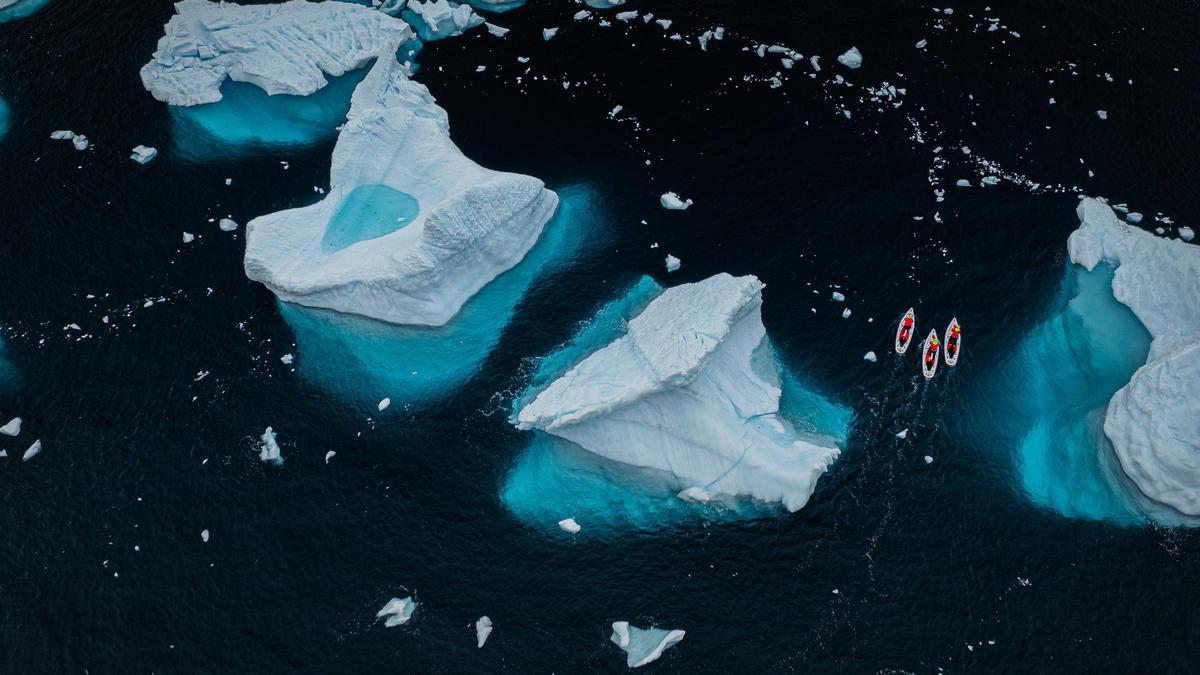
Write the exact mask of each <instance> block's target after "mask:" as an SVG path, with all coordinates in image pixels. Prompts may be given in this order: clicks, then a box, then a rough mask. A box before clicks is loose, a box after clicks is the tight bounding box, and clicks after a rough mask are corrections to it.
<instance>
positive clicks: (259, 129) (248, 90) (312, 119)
mask: <svg viewBox="0 0 1200 675" xmlns="http://www.w3.org/2000/svg"><path fill="white" fill-rule="evenodd" d="M367 70H368V68H360V69H358V70H355V71H351V72H349V73H346V74H345V75H342V76H341V77H331V78H329V84H327V85H325V87H324V88H322V89H321V90H319V91H317V92H315V93H313V94H310V95H308V96H290V95H286V94H279V95H276V96H269V95H268V94H267V93H266V92H264V91H263V90H262V89H259V88H258V87H256V86H254V85H252V84H246V83H244V82H234V81H232V80H226V81H225V83H224V84H223V85H221V96H222V98H221V100H220V101H217V102H216V103H207V104H204V105H198V106H190V107H180V106H170V109H171V117H172V122H173V126H172V131H173V137H174V141H175V147H176V149H177V151H178V152H179V154H180V155H182V156H184V157H186V158H190V159H193V160H197V161H204V160H209V159H214V158H216V157H221V156H227V155H229V154H241V153H244V152H249V151H253V150H254V148H256V147H263V146H266V147H271V146H297V145H298V146H303V145H312V144H314V143H318V142H320V141H323V140H327V139H330V138H333V137H335V136H336V135H337V127H338V126H339V125H340V124H341V123H342V122H344V121H345V120H346V112H347V111H348V110H350V96H351V95H352V94H353V93H354V88H355V87H357V86H358V83H359V82H361V81H362V79H363V78H364V77H366V75H367Z"/></svg>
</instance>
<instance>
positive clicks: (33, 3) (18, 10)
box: [0, 0, 50, 23]
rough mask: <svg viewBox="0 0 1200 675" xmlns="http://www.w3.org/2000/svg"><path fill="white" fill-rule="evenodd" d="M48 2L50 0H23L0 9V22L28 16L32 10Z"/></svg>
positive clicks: (34, 10)
mask: <svg viewBox="0 0 1200 675" xmlns="http://www.w3.org/2000/svg"><path fill="white" fill-rule="evenodd" d="M49 2H50V0H24V1H23V2H18V3H17V4H15V5H13V6H11V7H6V8H4V9H0V23H4V22H5V21H15V20H17V19H24V18H25V17H27V16H30V15H32V14H33V13H34V12H36V11H38V10H39V9H41V8H42V7H43V6H45V5H47V4H48V3H49Z"/></svg>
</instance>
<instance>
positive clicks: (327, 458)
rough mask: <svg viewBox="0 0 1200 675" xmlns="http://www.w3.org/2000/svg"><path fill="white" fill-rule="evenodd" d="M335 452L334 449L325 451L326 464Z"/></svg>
mask: <svg viewBox="0 0 1200 675" xmlns="http://www.w3.org/2000/svg"><path fill="white" fill-rule="evenodd" d="M336 454H337V451H336V450H330V451H329V452H327V453H325V463H326V464H328V463H329V460H331V459H333V456H334V455H336Z"/></svg>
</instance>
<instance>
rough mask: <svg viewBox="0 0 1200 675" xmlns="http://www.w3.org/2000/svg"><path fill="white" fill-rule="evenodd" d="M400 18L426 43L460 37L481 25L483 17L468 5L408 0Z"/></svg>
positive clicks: (446, 0) (434, 0)
mask: <svg viewBox="0 0 1200 675" xmlns="http://www.w3.org/2000/svg"><path fill="white" fill-rule="evenodd" d="M402 16H403V17H404V20H405V21H408V22H409V23H410V24H412V26H413V28H415V29H416V30H417V32H418V33H419V34H420V35H421V39H422V40H425V41H426V42H429V41H431V40H441V39H443V38H448V37H454V36H456V35H462V34H463V33H464V32H466V31H468V30H470V29H472V28H475V27H476V26H480V25H483V17H481V16H479V15H478V14H476V13H475V12H474V11H473V10H472V9H471V6H470V5H466V4H458V3H453V2H450V1H449V0H425V1H424V2H422V0H409V3H408V7H407V9H405V10H404V13H403V15H402Z"/></svg>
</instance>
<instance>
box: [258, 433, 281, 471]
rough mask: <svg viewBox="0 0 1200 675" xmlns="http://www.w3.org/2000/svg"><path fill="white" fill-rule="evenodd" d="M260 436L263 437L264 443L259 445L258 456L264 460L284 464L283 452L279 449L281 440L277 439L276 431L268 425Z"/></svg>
mask: <svg viewBox="0 0 1200 675" xmlns="http://www.w3.org/2000/svg"><path fill="white" fill-rule="evenodd" d="M260 438H262V445H260V446H259V452H258V458H259V459H261V460H262V461H264V462H271V463H273V464H283V454H282V453H281V452H280V451H279V441H277V440H276V437H275V431H274V430H273V429H271V427H267V430H266V431H264V432H263V435H262V436H261V437H260Z"/></svg>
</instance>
